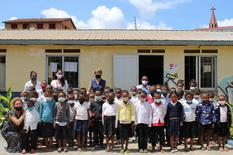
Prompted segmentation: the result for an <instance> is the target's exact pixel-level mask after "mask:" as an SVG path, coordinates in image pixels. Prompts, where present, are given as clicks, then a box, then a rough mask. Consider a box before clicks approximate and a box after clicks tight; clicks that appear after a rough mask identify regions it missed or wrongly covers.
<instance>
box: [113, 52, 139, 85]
mask: <svg viewBox="0 0 233 155" xmlns="http://www.w3.org/2000/svg"><path fill="white" fill-rule="evenodd" d="M138 71H139V70H138V56H137V55H115V56H113V88H121V89H126V90H129V89H130V88H131V87H132V86H136V85H138V75H139V74H138Z"/></svg>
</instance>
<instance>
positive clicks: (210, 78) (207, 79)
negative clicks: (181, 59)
mask: <svg viewBox="0 0 233 155" xmlns="http://www.w3.org/2000/svg"><path fill="white" fill-rule="evenodd" d="M216 59H217V57H216V56H185V89H189V82H190V81H191V80H192V79H195V80H196V81H197V83H198V87H199V88H205V89H211V88H216V81H217V80H216V73H217V72H216V70H217V67H216V62H217V61H216Z"/></svg>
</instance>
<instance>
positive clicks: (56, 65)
mask: <svg viewBox="0 0 233 155" xmlns="http://www.w3.org/2000/svg"><path fill="white" fill-rule="evenodd" d="M47 61H48V63H47V64H48V66H47V71H48V83H51V81H52V80H53V77H54V76H55V72H56V71H57V69H62V70H63V71H64V76H65V79H66V80H67V82H68V84H69V87H72V88H78V86H79V84H78V82H79V81H78V77H79V57H78V56H48V57H47Z"/></svg>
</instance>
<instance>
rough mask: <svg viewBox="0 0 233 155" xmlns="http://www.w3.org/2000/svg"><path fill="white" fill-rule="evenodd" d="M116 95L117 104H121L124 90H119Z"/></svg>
mask: <svg viewBox="0 0 233 155" xmlns="http://www.w3.org/2000/svg"><path fill="white" fill-rule="evenodd" d="M115 95H116V97H115V102H116V103H117V104H119V103H120V102H121V97H122V90H121V89H120V88H117V89H116V93H115Z"/></svg>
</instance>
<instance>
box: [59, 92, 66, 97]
mask: <svg viewBox="0 0 233 155" xmlns="http://www.w3.org/2000/svg"><path fill="white" fill-rule="evenodd" d="M60 94H62V95H63V96H64V97H66V93H65V92H64V91H61V92H59V93H58V96H60Z"/></svg>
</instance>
